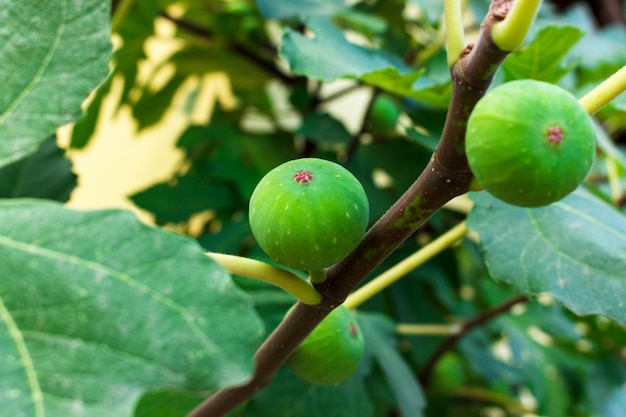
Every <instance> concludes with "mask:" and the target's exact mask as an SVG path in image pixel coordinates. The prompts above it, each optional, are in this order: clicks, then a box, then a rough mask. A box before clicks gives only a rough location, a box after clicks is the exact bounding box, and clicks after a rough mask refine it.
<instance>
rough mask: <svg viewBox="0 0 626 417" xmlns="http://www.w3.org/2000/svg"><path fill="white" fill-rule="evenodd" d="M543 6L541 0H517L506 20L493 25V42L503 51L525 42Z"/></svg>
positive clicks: (511, 49)
mask: <svg viewBox="0 0 626 417" xmlns="http://www.w3.org/2000/svg"><path fill="white" fill-rule="evenodd" d="M539 7H541V0H516V1H514V2H513V5H512V6H511V10H510V11H509V12H508V14H507V15H506V18H505V19H504V20H501V21H500V22H497V23H496V24H494V25H493V28H492V30H491V36H492V39H493V43H495V44H496V45H497V46H498V48H500V49H501V50H503V51H514V50H516V49H517V48H519V47H520V46H522V43H523V42H524V38H526V34H527V33H528V31H529V30H530V27H531V26H532V24H533V22H534V21H535V16H536V15H537V12H538V11H539Z"/></svg>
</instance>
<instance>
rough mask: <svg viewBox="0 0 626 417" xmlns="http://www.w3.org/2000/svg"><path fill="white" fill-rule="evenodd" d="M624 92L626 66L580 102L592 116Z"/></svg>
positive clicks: (625, 88) (625, 87) (625, 86)
mask: <svg viewBox="0 0 626 417" xmlns="http://www.w3.org/2000/svg"><path fill="white" fill-rule="evenodd" d="M624 90H626V65H625V66H623V67H622V68H620V69H619V70H617V71H616V72H615V74H613V75H611V76H610V77H609V78H607V79H606V80H604V81H603V82H602V83H601V84H600V85H598V86H597V87H596V88H594V89H593V90H591V91H590V92H588V93H587V94H585V95H584V96H583V97H582V98H580V99H579V100H578V102H579V103H580V104H581V105H582V106H583V107H584V108H585V110H587V113H589V115H592V114H594V113H595V112H597V111H598V110H600V109H601V108H602V107H604V106H606V105H607V104H608V103H610V102H611V100H613V99H614V98H615V97H617V96H618V95H619V94H621V93H622V92H623V91H624Z"/></svg>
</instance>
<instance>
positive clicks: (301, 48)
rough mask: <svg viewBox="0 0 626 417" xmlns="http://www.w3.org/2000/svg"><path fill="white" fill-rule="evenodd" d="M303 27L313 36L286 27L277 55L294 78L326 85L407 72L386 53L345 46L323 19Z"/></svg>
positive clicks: (341, 37) (337, 33) (401, 64)
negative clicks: (380, 73) (389, 71)
mask: <svg viewBox="0 0 626 417" xmlns="http://www.w3.org/2000/svg"><path fill="white" fill-rule="evenodd" d="M306 23H307V28H308V29H309V30H311V31H312V32H313V35H312V36H311V37H309V36H305V35H303V34H301V33H299V32H296V31H294V30H293V29H291V28H288V27H287V28H285V30H284V32H283V37H282V44H281V48H280V54H281V56H282V57H283V58H285V60H287V62H288V63H289V65H290V67H291V70H292V71H293V72H294V73H296V74H301V75H305V76H307V77H309V78H313V79H318V80H322V81H326V82H330V81H334V80H337V79H339V78H361V76H363V75H365V74H368V73H372V72H375V71H377V70H381V69H385V68H390V67H391V68H395V69H397V70H398V71H400V72H401V73H406V72H408V71H409V68H407V67H406V66H405V65H404V64H403V63H402V60H401V59H400V58H398V57H396V56H394V55H392V54H390V53H388V52H385V51H382V50H376V49H369V48H365V47H363V46H360V45H356V44H353V43H350V42H348V40H347V39H346V38H345V37H344V34H343V32H342V31H341V30H339V29H338V28H337V27H336V26H335V25H333V23H332V21H330V20H328V19H326V18H323V17H311V18H309V19H307V21H306Z"/></svg>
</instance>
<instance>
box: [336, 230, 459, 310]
mask: <svg viewBox="0 0 626 417" xmlns="http://www.w3.org/2000/svg"><path fill="white" fill-rule="evenodd" d="M467 231H468V229H467V226H466V225H465V222H461V223H459V224H458V225H456V226H454V227H453V228H452V229H450V230H448V231H447V232H446V233H444V234H443V235H441V236H439V237H438V238H437V239H435V240H433V241H432V242H430V243H429V244H428V245H426V246H424V247H423V248H422V249H420V250H418V251H417V252H415V253H414V254H413V255H411V256H409V257H408V258H406V259H404V260H403V261H401V262H399V263H398V264H396V265H394V266H393V267H391V268H389V269H388V270H387V271H385V272H383V273H382V274H380V275H379V276H378V277H376V278H374V279H373V280H371V281H370V282H368V283H367V284H365V285H364V286H362V287H361V288H359V289H358V290H356V291H355V292H353V293H352V294H350V295H349V296H348V298H347V299H346V301H345V303H344V305H345V306H346V307H348V308H351V309H352V308H356V307H357V306H359V305H361V304H362V303H364V302H365V301H367V300H368V299H370V298H371V297H373V296H374V295H376V294H378V293H379V292H381V291H382V290H383V289H385V288H387V287H388V286H390V285H391V284H393V283H394V282H396V281H398V280H399V279H400V278H402V277H403V276H405V275H406V274H408V273H409V272H411V271H412V270H413V269H415V268H417V267H418V266H419V265H421V264H423V263H424V262H426V261H428V260H429V259H431V258H433V257H434V256H435V255H437V254H439V253H440V252H442V251H444V250H445V249H446V248H448V247H450V246H451V245H453V244H454V243H456V241H458V240H459V239H461V238H462V237H463V236H465V234H466V233H467Z"/></svg>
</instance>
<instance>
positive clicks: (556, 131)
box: [465, 80, 595, 207]
mask: <svg viewBox="0 0 626 417" xmlns="http://www.w3.org/2000/svg"><path fill="white" fill-rule="evenodd" d="M594 132H595V131H594V127H593V124H592V122H591V118H590V117H589V115H588V114H587V112H586V111H585V109H584V108H583V107H582V106H581V105H580V104H579V103H578V101H577V100H576V98H575V97H574V96H573V95H572V94H570V93H569V92H568V91H566V90H564V89H562V88H561V87H558V86H556V85H553V84H549V83H546V82H542V81H535V80H518V81H511V82H509V83H506V84H503V85H501V86H499V87H496V88H495V89H494V90H492V91H490V92H488V93H487V94H486V95H485V96H484V97H483V98H482V99H480V100H479V101H478V103H477V104H476V107H475V108H474V110H473V111H472V113H471V115H470V117H469V120H468V123H467V134H466V138H465V149H466V152H467V159H468V162H469V166H470V168H471V170H472V172H473V174H474V176H475V178H476V180H477V181H478V182H479V183H480V185H482V186H483V187H484V188H485V189H486V190H487V191H488V192H490V193H491V194H492V195H494V196H495V197H497V198H499V199H501V200H503V201H505V202H507V203H510V204H513V205H517V206H523V207H538V206H543V205H547V204H550V203H553V202H555V201H558V200H560V199H561V198H563V197H565V196H566V195H567V194H569V193H571V192H572V191H574V189H576V187H578V185H579V184H580V183H581V182H582V181H583V180H584V179H585V176H586V175H587V173H588V172H589V169H590V168H591V165H592V163H593V160H594V156H595V133H594Z"/></svg>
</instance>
